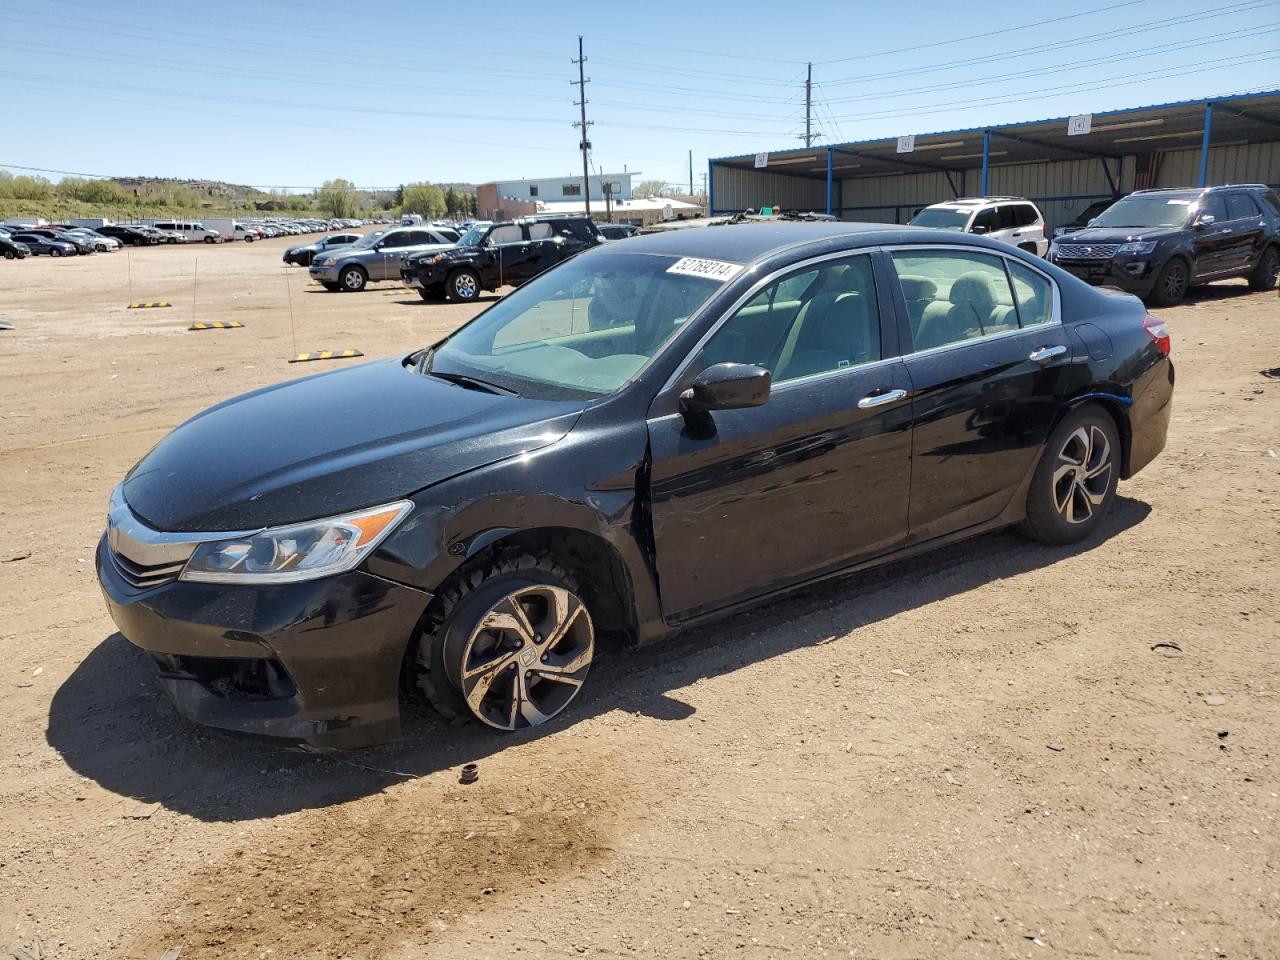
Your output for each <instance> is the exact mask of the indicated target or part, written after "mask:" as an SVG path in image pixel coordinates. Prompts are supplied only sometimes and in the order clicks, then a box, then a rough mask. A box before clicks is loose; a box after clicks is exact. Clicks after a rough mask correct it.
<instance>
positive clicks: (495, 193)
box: [476, 173, 635, 220]
mask: <svg viewBox="0 0 1280 960" xmlns="http://www.w3.org/2000/svg"><path fill="white" fill-rule="evenodd" d="M634 176H635V174H634V173H603V174H594V175H592V176H591V177H589V178H588V179H587V184H588V187H589V190H590V200H591V203H592V205H593V206H594V205H596V204H597V203H598V204H601V205H603V204H604V188H605V185H606V184H608V186H609V193H610V195H611V197H612V198H613V199H614V200H630V199H631V178H632V177H634ZM582 200H583V196H582V175H581V174H577V175H574V174H568V175H566V176H563V177H540V178H538V179H535V180H498V181H494V182H492V183H482V184H480V185H479V186H478V187H476V210H477V212H478V214H479V216H480V217H481V218H482V219H486V220H493V219H500V218H501V217H502V215H503V211H512V210H519V209H521V205H522V204H537V203H557V202H561V201H578V202H582ZM508 215H510V214H508Z"/></svg>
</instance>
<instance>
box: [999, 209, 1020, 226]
mask: <svg viewBox="0 0 1280 960" xmlns="http://www.w3.org/2000/svg"><path fill="white" fill-rule="evenodd" d="M1021 209H1022V208H1021V207H1020V206H1019V205H1018V204H1016V203H1006V204H1004V205H1003V206H999V207H996V229H997V230H1014V229H1017V228H1018V227H1020V226H1022V218H1021V217H1020V216H1019V215H1018V211H1019V210H1021Z"/></svg>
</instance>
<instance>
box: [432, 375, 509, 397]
mask: <svg viewBox="0 0 1280 960" xmlns="http://www.w3.org/2000/svg"><path fill="white" fill-rule="evenodd" d="M422 372H423V373H424V374H425V375H426V376H428V377H436V378H437V379H440V380H444V381H446V382H448V383H453V384H457V385H458V386H459V387H466V388H467V389H468V390H482V391H484V392H485V393H496V394H498V395H499V396H504V397H518V396H520V394H518V393H516V392H515V391H514V390H511V389H508V388H507V387H500V386H498V385H497V384H496V383H489V381H487V380H481V379H479V378H478V377H468V376H466V375H465V374H461V373H443V372H441V371H440V370H431V369H426V370H423V371H422Z"/></svg>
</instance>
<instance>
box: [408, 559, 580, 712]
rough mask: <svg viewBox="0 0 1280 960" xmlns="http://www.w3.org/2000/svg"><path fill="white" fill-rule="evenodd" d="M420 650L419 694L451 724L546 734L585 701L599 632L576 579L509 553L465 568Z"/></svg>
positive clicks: (547, 562) (549, 563)
mask: <svg viewBox="0 0 1280 960" xmlns="http://www.w3.org/2000/svg"><path fill="white" fill-rule="evenodd" d="M437 604H438V605H437V606H436V608H435V609H434V610H433V612H432V617H431V621H430V622H429V624H428V627H427V629H426V631H424V634H423V635H422V636H421V638H420V640H419V643H418V651H417V659H418V667H419V678H418V685H419V686H420V687H421V688H422V690H423V692H424V693H425V694H426V696H427V699H428V700H429V701H430V702H431V705H432V706H433V707H435V708H436V710H437V711H438V712H440V713H441V714H443V715H444V716H445V717H447V718H449V719H453V718H456V717H466V716H470V717H472V718H474V719H476V720H479V721H480V722H481V723H484V724H486V725H487V726H491V727H494V728H496V729H499V730H517V729H522V728H525V727H531V726H537V725H538V724H541V723H544V722H545V721H547V720H550V719H551V718H552V717H555V716H556V715H558V714H559V713H560V712H561V711H562V710H564V709H565V708H566V707H568V706H569V704H570V703H571V702H572V701H573V700H574V698H575V697H576V696H577V694H578V691H579V690H580V689H581V687H582V684H583V681H585V680H586V676H587V672H588V671H589V670H590V669H591V663H592V659H593V657H594V653H595V628H594V626H593V624H592V621H591V615H590V612H589V611H588V610H587V607H586V604H585V603H584V602H583V601H582V599H581V597H580V595H579V592H578V586H577V584H576V583H575V582H574V580H573V577H572V576H571V575H570V574H569V573H568V571H566V570H565V569H564V568H563V567H561V566H560V565H559V564H558V563H556V562H554V561H553V560H551V559H549V558H547V557H533V556H530V555H528V554H525V553H507V554H501V555H498V556H496V557H491V558H487V559H485V560H482V561H480V562H479V563H472V564H468V565H466V566H464V567H462V568H461V569H460V570H459V571H458V572H457V573H456V574H455V575H454V576H453V577H452V578H450V580H449V582H448V583H447V584H446V585H445V587H444V588H443V589H442V590H441V591H440V593H439V595H438V598H437Z"/></svg>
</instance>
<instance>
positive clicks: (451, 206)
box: [444, 187, 462, 217]
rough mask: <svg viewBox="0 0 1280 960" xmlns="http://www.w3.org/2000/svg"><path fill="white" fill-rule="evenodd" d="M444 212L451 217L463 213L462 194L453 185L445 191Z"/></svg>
mask: <svg viewBox="0 0 1280 960" xmlns="http://www.w3.org/2000/svg"><path fill="white" fill-rule="evenodd" d="M444 212H445V214H446V215H448V216H450V217H456V216H458V215H459V214H460V213H462V194H460V193H458V191H457V190H455V189H453V187H450V188H449V189H448V190H446V191H445V192H444Z"/></svg>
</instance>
